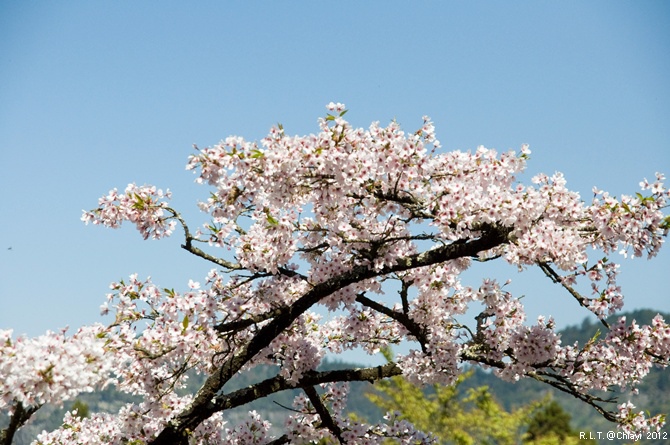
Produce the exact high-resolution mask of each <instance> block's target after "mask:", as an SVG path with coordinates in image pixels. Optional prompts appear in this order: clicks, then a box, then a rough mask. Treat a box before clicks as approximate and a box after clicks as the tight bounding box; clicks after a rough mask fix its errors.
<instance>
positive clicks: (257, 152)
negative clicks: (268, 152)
mask: <svg viewBox="0 0 670 445" xmlns="http://www.w3.org/2000/svg"><path fill="white" fill-rule="evenodd" d="M263 156H265V153H263V152H262V151H260V150H259V149H257V148H254V149H253V150H251V157H252V158H254V159H258V158H262V157H263Z"/></svg>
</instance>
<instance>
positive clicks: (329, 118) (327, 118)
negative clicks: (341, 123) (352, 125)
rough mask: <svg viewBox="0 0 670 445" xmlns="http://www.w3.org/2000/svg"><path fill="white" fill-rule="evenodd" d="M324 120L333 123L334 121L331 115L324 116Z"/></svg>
mask: <svg viewBox="0 0 670 445" xmlns="http://www.w3.org/2000/svg"><path fill="white" fill-rule="evenodd" d="M326 120H327V121H334V120H335V116H333V115H332V114H328V115H326Z"/></svg>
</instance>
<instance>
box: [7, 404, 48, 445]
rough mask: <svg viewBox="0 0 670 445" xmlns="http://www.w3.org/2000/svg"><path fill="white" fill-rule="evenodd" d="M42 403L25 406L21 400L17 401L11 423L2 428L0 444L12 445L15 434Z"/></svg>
mask: <svg viewBox="0 0 670 445" xmlns="http://www.w3.org/2000/svg"><path fill="white" fill-rule="evenodd" d="M41 406H42V405H37V406H31V407H29V408H25V407H24V406H23V404H22V403H21V402H16V405H15V408H14V413H13V414H12V416H11V417H10V420H9V425H8V426H7V428H5V429H4V430H0V445H11V443H12V441H13V440H14V434H16V431H17V430H18V429H19V428H21V427H22V426H23V425H24V424H25V423H26V422H27V421H28V419H30V417H31V416H32V415H33V414H35V412H36V411H37V410H38V409H40V407H41Z"/></svg>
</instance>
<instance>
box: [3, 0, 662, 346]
mask: <svg viewBox="0 0 670 445" xmlns="http://www.w3.org/2000/svg"><path fill="white" fill-rule="evenodd" d="M669 25H670V2H666V1H652V0H649V1H644V2H633V1H588V2H584V1H560V2H558V1H556V2H549V1H527V2H526V1H523V2H522V1H512V2H478V1H474V2H461V1H458V2H456V1H453V2H452V1H432V2H431V1H426V2H410V1H405V2H399V1H383V2H382V1H338V2H306V1H294V2H224V1H218V2H213V1H209V2H208V1H202V2H169V1H168V2H88V1H67V2H48V1H41V2H40V1H25V2H24V1H22V2H13V1H8V0H0V166H1V167H2V174H1V175H0V216H1V217H0V328H8V327H13V328H14V329H15V333H17V334H18V333H26V334H28V335H38V334H40V333H43V332H44V331H45V330H47V329H51V330H57V329H59V328H62V327H64V326H67V325H69V326H70V327H71V328H76V327H78V326H80V325H82V324H86V323H90V322H94V321H100V320H101V319H100V317H99V315H98V314H99V306H100V304H101V303H102V302H103V301H104V295H105V294H106V292H107V291H108V285H109V283H110V282H111V281H113V280H118V279H121V278H124V277H127V276H128V275H129V274H131V273H133V272H138V273H139V275H140V276H141V277H143V276H146V275H151V276H152V277H153V278H154V280H155V281H156V282H157V283H158V284H159V285H161V286H164V287H174V288H176V289H184V288H186V284H187V281H188V279H189V278H194V279H196V280H202V279H203V278H204V276H205V275H206V273H207V271H208V270H209V268H210V266H209V265H208V264H203V263H202V262H201V261H198V260H196V259H195V258H191V257H189V256H188V254H187V253H185V252H184V251H182V250H181V249H179V243H180V241H181V240H180V239H179V237H175V238H173V239H168V240H164V241H142V239H141V237H140V235H139V234H138V233H137V232H135V231H134V229H132V228H131V227H126V228H124V229H121V230H119V231H112V230H109V229H102V228H100V227H93V226H88V227H87V226H84V224H83V223H82V222H81V221H80V219H79V218H80V216H81V211H82V209H90V208H93V207H95V206H96V204H97V199H98V197H99V196H101V195H103V194H105V193H107V191H108V190H110V189H111V188H113V187H118V188H119V189H123V188H124V187H125V186H126V185H127V184H128V183H129V182H136V183H138V184H145V183H148V184H154V185H156V186H158V187H160V188H170V189H171V190H172V192H173V194H174V199H173V201H172V203H173V205H174V206H175V207H176V208H178V209H180V210H183V212H184V214H185V215H186V217H187V219H188V220H189V222H190V224H191V225H192V226H198V225H200V224H201V223H202V222H205V221H206V217H205V215H203V214H200V213H199V212H198V210H197V208H196V206H195V202H196V200H197V199H199V198H206V197H207V193H208V190H207V189H206V188H204V187H202V186H197V185H195V184H194V183H193V179H194V177H193V175H192V174H191V173H190V172H186V171H185V170H184V166H185V164H186V158H187V156H188V155H189V154H190V153H191V151H192V144H194V143H195V144H197V145H199V146H207V145H211V144H214V143H217V142H218V141H219V140H220V139H222V138H224V137H226V136H228V135H231V134H238V135H241V136H244V137H246V138H248V139H260V138H262V137H263V136H265V134H266V133H267V131H268V129H269V128H270V126H271V125H273V124H275V123H277V122H281V123H282V124H283V125H284V127H285V128H286V131H287V132H289V133H292V134H293V133H298V134H306V133H311V132H315V131H318V128H317V126H316V119H317V117H319V116H323V115H324V114H325V112H326V109H325V105H326V104H327V103H328V102H330V101H335V102H344V103H346V105H347V107H348V108H349V110H350V111H349V114H348V115H347V118H348V119H349V120H350V121H351V122H352V123H353V124H355V125H357V126H363V127H367V126H368V125H369V123H370V122H372V121H374V120H379V121H381V122H382V123H387V122H388V121H390V120H392V119H393V118H396V119H397V120H398V121H399V122H400V123H401V124H402V125H403V126H404V127H405V128H406V129H407V130H408V131H413V130H414V129H416V128H418V127H419V126H420V124H421V117H422V116H423V115H429V116H431V117H432V118H433V120H434V121H435V124H436V129H437V136H438V138H439V139H440V140H441V142H442V145H443V147H444V149H446V150H448V149H461V150H467V149H474V148H476V147H477V146H478V145H480V144H481V145H485V146H487V147H493V148H497V149H498V150H501V151H502V150H508V149H510V148H512V149H518V148H519V147H520V146H521V144H523V143H529V144H530V145H531V149H532V150H533V154H532V157H531V162H530V165H529V173H531V174H534V173H538V172H546V173H549V174H551V173H553V172H555V171H561V172H563V173H564V174H565V176H566V178H567V180H568V186H570V187H572V188H573V189H576V190H577V191H579V192H580V193H581V194H582V196H583V197H584V199H586V200H589V201H590V199H591V189H592V187H593V186H594V185H596V186H598V187H600V188H602V189H605V190H608V191H610V192H611V193H612V194H614V195H621V194H622V193H628V194H632V193H634V192H636V191H638V183H639V181H640V180H642V179H643V178H645V177H647V178H650V179H651V178H652V177H653V175H654V173H655V172H656V171H662V172H665V173H666V174H668V175H670V26H669ZM10 247H11V250H9V248H10ZM622 261H623V259H622ZM623 262H624V266H623V272H622V277H621V283H622V285H623V287H624V293H625V294H626V295H627V300H626V302H627V304H626V308H630V309H632V308H638V307H651V308H654V309H659V310H665V311H669V310H670V299H669V297H670V295H669V294H670V290H669V288H670V286H668V274H670V247H669V248H666V250H665V251H663V252H661V254H660V255H659V257H658V258H657V259H655V260H653V261H651V262H647V261H646V260H636V261H630V260H625V261H623ZM486 266H487V267H488V268H490V267H492V266H491V265H489V264H487V265H486ZM487 272H488V270H487ZM493 272H494V273H496V274H499V275H502V276H505V275H509V276H510V277H511V278H513V279H514V286H517V287H515V288H514V291H515V292H518V293H519V294H525V295H526V299H525V300H524V301H526V303H527V305H528V307H529V313H530V315H531V318H534V317H535V316H536V315H537V313H540V312H545V313H547V314H548V315H554V316H556V319H557V322H558V323H557V324H558V325H559V327H562V326H565V325H566V324H574V323H578V322H580V321H581V320H582V319H583V318H584V317H585V316H586V315H587V313H586V312H584V311H583V310H580V309H579V307H578V306H577V304H576V303H575V302H574V301H573V300H570V299H569V298H568V297H567V296H561V295H562V294H561V293H560V292H558V289H556V286H554V285H551V284H550V283H548V282H546V280H542V279H541V277H540V276H539V274H538V273H536V272H533V273H530V274H529V275H530V281H526V280H525V279H524V275H518V274H517V273H516V272H515V271H513V270H511V269H506V268H499V267H498V268H496V269H495V270H494V271H493ZM471 284H474V283H471Z"/></svg>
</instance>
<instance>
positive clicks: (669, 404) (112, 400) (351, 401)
mask: <svg viewBox="0 0 670 445" xmlns="http://www.w3.org/2000/svg"><path fill="white" fill-rule="evenodd" d="M657 313H658V311H652V310H637V311H632V312H627V313H625V314H620V315H618V316H617V317H615V318H618V317H619V316H621V315H625V316H626V317H627V320H628V322H630V321H631V320H633V319H635V320H636V321H637V322H638V323H640V324H649V323H650V322H651V319H652V318H653V317H654V316H655V315H656V314H657ZM661 315H663V316H664V317H665V318H666V320H670V314H661ZM608 321H609V322H610V323H612V322H613V321H614V319H612V320H608ZM599 328H602V325H601V324H600V323H599V322H598V321H597V320H593V319H588V318H587V319H585V320H584V321H583V322H582V323H581V324H580V325H575V326H570V327H567V328H565V329H563V330H562V331H560V334H561V341H562V343H563V344H564V345H565V344H572V343H574V342H579V343H580V344H583V343H584V342H586V341H588V340H589V339H591V338H592V337H593V336H594V335H595V333H596V332H597V331H598V329H599ZM600 330H601V331H602V329H600ZM356 367H361V365H359V364H353V363H346V362H339V361H326V362H324V364H323V365H322V367H321V368H322V370H333V369H344V368H356ZM275 373H276V368H273V367H270V366H259V367H257V368H254V369H253V370H251V371H250V372H247V373H245V374H243V375H240V376H238V377H236V378H235V379H234V380H233V381H231V382H230V385H229V386H228V387H227V388H226V389H227V390H234V389H237V388H242V387H245V386H248V385H251V384H253V383H255V382H259V381H262V380H264V379H266V378H269V377H271V376H273V375H275ZM201 383H202V377H199V376H193V377H192V378H191V381H190V384H189V388H188V389H189V390H191V391H195V389H197V388H198V387H199V385H200V384H201ZM483 385H486V386H488V387H489V388H490V390H491V392H492V393H493V395H494V396H495V398H496V399H497V400H498V401H499V402H500V403H501V404H502V405H503V406H505V408H506V409H508V410H509V409H511V408H514V407H517V406H520V405H525V404H528V403H529V402H531V401H534V400H538V399H541V398H543V397H544V396H545V395H546V394H552V395H553V397H554V398H555V400H557V401H558V402H559V403H560V404H561V406H562V407H563V408H564V409H565V410H566V411H567V412H568V413H570V414H571V416H572V425H573V426H574V428H575V429H576V430H577V431H579V430H580V429H581V430H583V431H593V432H597V431H602V432H603V433H604V432H607V431H612V430H615V429H616V426H615V425H613V424H611V423H610V422H607V421H606V420H604V419H603V418H602V417H601V416H600V415H599V414H598V413H597V412H596V411H595V410H594V409H593V408H591V407H589V406H587V405H585V404H584V403H582V402H580V401H578V400H576V399H574V398H573V397H571V396H569V395H566V394H564V393H562V392H560V391H557V390H555V389H554V388H551V387H549V386H547V385H543V384H541V383H539V382H536V381H534V380H530V379H525V380H521V381H519V382H516V383H508V382H504V381H502V380H500V379H498V378H497V377H495V376H493V375H492V374H491V373H489V372H485V371H482V370H480V369H477V370H476V371H475V373H474V374H473V376H472V377H471V378H470V379H467V380H466V381H465V382H464V383H463V385H462V388H463V391H464V392H465V391H466V390H467V389H468V388H472V387H478V386H483ZM372 390H373V389H372V384H370V383H368V382H353V383H352V384H351V391H350V393H349V398H348V404H347V406H348V409H349V410H350V411H351V412H354V413H356V415H357V416H359V417H360V418H363V419H366V420H368V421H370V422H376V421H378V420H379V419H381V417H382V415H383V414H384V413H382V412H381V411H380V410H379V409H378V408H377V407H376V406H375V405H374V404H372V403H371V402H370V401H369V400H368V399H367V397H365V394H366V393H368V392H370V391H372ZM296 394H297V391H287V392H283V393H279V394H275V395H273V396H270V397H267V398H264V399H261V400H256V401H254V402H252V403H250V404H249V405H245V406H243V407H239V408H237V409H235V410H232V411H230V412H228V413H227V414H226V416H227V418H228V420H229V424H230V425H235V424H236V423H238V422H239V421H241V420H243V419H244V418H245V417H246V415H247V412H248V411H250V410H256V411H258V412H259V413H262V415H263V417H264V418H266V419H267V420H269V421H270V422H272V424H273V425H275V428H276V429H275V433H276V434H280V433H281V431H282V426H283V423H284V420H285V419H286V417H287V416H288V415H289V414H290V411H289V410H288V409H287V407H288V408H290V407H291V406H292V403H293V398H294V397H295V395H296ZM659 394H670V370H668V369H666V370H661V369H653V370H652V371H651V373H650V374H649V375H648V376H647V377H646V378H645V380H644V381H643V383H642V384H641V385H640V387H639V394H637V395H632V394H627V393H624V394H620V393H611V394H610V395H616V396H617V397H618V398H619V399H620V400H621V401H626V400H629V399H630V400H631V401H632V402H633V403H634V404H635V405H636V406H637V407H638V408H639V409H644V410H648V411H650V412H651V413H652V414H654V415H655V414H658V413H670V397H658V395H659ZM78 400H79V401H81V402H83V403H85V404H86V405H88V407H89V410H90V412H100V411H106V412H113V411H118V409H119V408H120V407H121V406H122V405H124V404H126V403H129V402H132V401H133V400H136V399H134V398H133V397H132V396H129V395H127V394H123V393H119V392H118V391H115V390H114V389H113V388H108V389H105V390H103V391H99V392H96V393H92V394H82V395H81V396H80V397H79V399H78ZM72 404H73V402H68V403H66V404H65V406H64V407H63V408H57V407H54V406H45V407H43V408H42V409H40V410H39V411H38V412H37V413H36V414H35V416H34V419H32V421H31V422H30V423H29V424H28V425H27V426H26V427H24V428H22V429H21V430H20V431H19V433H18V434H17V436H16V439H15V441H14V444H16V445H28V444H29V443H30V442H31V441H32V440H34V439H35V437H36V436H37V434H39V433H40V432H41V431H42V430H52V429H55V428H57V427H58V426H59V425H60V423H61V421H62V419H63V415H64V414H65V411H66V410H67V409H70V408H71V407H72ZM6 421H7V419H6V418H2V417H1V416H0V427H2V426H4V425H6ZM602 443H607V444H615V445H616V444H623V443H624V442H623V441H616V440H614V441H602ZM644 443H647V444H654V445H655V444H659V445H660V444H662V443H667V442H663V441H651V440H650V441H647V440H645V441H644Z"/></svg>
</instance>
